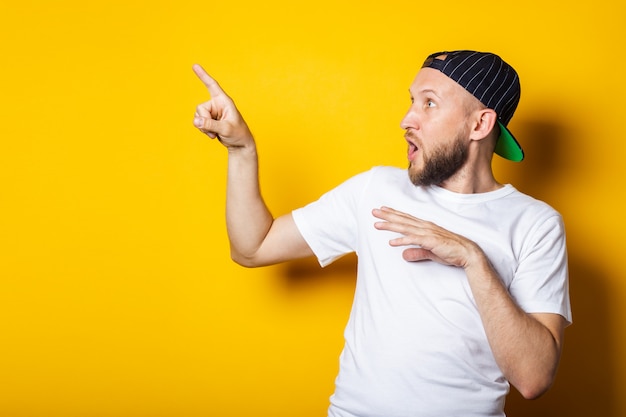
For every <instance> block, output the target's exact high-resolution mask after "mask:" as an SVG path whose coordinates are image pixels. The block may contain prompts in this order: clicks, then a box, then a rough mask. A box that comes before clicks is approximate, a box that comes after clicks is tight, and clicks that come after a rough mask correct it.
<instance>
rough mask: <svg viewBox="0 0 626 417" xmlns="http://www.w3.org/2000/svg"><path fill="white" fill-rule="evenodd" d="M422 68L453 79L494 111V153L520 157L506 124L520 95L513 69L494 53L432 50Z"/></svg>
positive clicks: (519, 159)
mask: <svg viewBox="0 0 626 417" xmlns="http://www.w3.org/2000/svg"><path fill="white" fill-rule="evenodd" d="M422 68H433V69H436V70H439V71H441V72H442V73H443V74H445V75H446V76H448V77H449V78H451V79H452V80H454V81H455V82H456V83H457V84H459V85H460V86H461V87H463V88H465V89H466V90H467V91H468V92H469V93H470V94H472V95H473V96H474V97H476V98H477V99H478V100H479V101H480V102H481V103H483V104H484V105H485V106H486V107H487V108H490V109H492V110H494V111H495V112H496V114H497V115H498V125H499V126H500V136H499V138H498V141H497V142H496V148H495V151H494V152H495V153H496V154H498V155H500V156H502V157H503V158H506V159H509V160H511V161H515V162H519V161H521V160H523V159H524V151H523V150H522V147H521V146H520V144H519V143H518V142H517V140H516V139H515V137H514V136H513V134H512V133H511V131H510V130H509V129H508V128H507V125H508V124H509V121H510V120H511V118H512V117H513V113H515V109H516V108H517V104H518V103H519V99H520V83H519V77H518V76H517V72H515V70H514V69H513V67H511V66H510V65H509V64H507V63H506V62H504V61H503V60H502V58H500V57H499V56H498V55H495V54H492V53H489V52H476V51H451V52H436V53H434V54H431V55H429V56H428V58H426V61H424V65H422Z"/></svg>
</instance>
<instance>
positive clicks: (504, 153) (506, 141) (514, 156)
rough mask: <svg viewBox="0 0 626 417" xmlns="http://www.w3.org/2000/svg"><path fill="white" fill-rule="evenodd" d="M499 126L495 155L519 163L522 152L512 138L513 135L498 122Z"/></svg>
mask: <svg viewBox="0 0 626 417" xmlns="http://www.w3.org/2000/svg"><path fill="white" fill-rule="evenodd" d="M498 125H500V137H499V138H498V141H497V142H496V149H495V151H494V152H495V153H497V154H498V155H500V156H501V157H503V158H506V159H509V160H511V161H514V162H520V161H521V160H523V159H524V151H523V150H522V147H521V146H520V144H519V143H517V140H515V138H514V137H513V134H512V133H511V132H510V131H509V129H507V128H506V126H504V125H503V124H502V123H500V122H499V121H498Z"/></svg>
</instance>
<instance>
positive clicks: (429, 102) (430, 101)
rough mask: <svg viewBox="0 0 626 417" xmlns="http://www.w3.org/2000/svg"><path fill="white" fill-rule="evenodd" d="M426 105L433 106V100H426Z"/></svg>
mask: <svg viewBox="0 0 626 417" xmlns="http://www.w3.org/2000/svg"><path fill="white" fill-rule="evenodd" d="M426 107H435V102H434V101H432V100H426Z"/></svg>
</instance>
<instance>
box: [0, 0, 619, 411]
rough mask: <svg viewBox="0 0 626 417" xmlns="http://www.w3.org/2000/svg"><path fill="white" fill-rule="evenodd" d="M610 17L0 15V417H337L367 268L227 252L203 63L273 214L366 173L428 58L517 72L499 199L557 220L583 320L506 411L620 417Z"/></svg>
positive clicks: (43, 6) (516, 10)
mask: <svg viewBox="0 0 626 417" xmlns="http://www.w3.org/2000/svg"><path fill="white" fill-rule="evenodd" d="M625 21H626V19H625V14H624V12H623V7H622V6H619V3H618V2H617V1H612V2H605V1H594V2H571V1H564V0H560V1H555V2H547V1H527V2H520V3H519V4H514V3H510V2H503V1H500V0H498V1H494V0H487V1H485V2H467V1H459V0H451V1H447V2H418V1H407V0H390V1H385V2H375V1H355V0H350V1H337V0H334V1H331V0H320V1H318V2H309V3H299V2H293V1H287V0H268V1H264V2H258V1H249V0H248V1H237V0H233V1H221V2H220V1H218V2H209V1H204V2H201V1H189V0H181V1H158V0H157V1H144V0H141V1H134V2H133V1H128V0H124V1H122V0H114V1H103V0H96V1H82V2H75V1H33V0H21V1H19V2H18V1H11V2H9V1H5V2H3V4H2V6H1V7H0V63H1V65H0V103H1V104H0V106H1V107H0V210H1V217H0V274H1V277H0V416H1V417H44V416H45V417H56V416H63V417H127V416H128V417H135V416H136V417H144V416H145V417H148V416H150V417H152V416H154V417H166V416H167V417H169V416H187V417H196V416H220V417H230V416H237V417H239V416H269V417H281V416H285V417H287V416H298V417H309V416H310V417H314V416H323V415H325V411H326V408H327V405H328V396H329V395H330V394H331V393H332V389H333V380H334V377H335V373H336V371H337V358H338V355H339V352H340V349H341V347H342V331H343V326H344V324H345V321H346V319H347V315H348V311H349V308H350V303H351V297H352V291H353V284H354V278H353V270H354V258H348V259H345V260H343V261H340V262H339V263H338V264H336V265H332V266H330V267H328V268H327V269H326V270H321V269H319V268H318V267H317V265H316V263H315V261H304V262H297V263H291V264H286V265H279V266H275V267H270V268H264V269H254V270H248V269H244V268H241V267H239V266H237V265H234V264H233V263H232V262H231V261H230V259H229V255H228V244H227V239H226V235H225V227H224V208H223V206H224V191H225V187H224V186H225V162H226V153H225V150H224V149H223V148H222V147H221V146H220V145H219V144H218V143H217V142H214V141H211V140H209V139H208V138H206V137H204V136H202V135H200V134H199V133H198V132H197V131H195V129H194V128H193V126H192V124H191V121H192V117H193V113H194V109H195V106H196V104H198V103H200V102H202V101H205V100H207V99H208V95H207V92H206V91H205V89H204V88H203V86H202V85H201V83H200V82H199V81H198V80H197V79H195V76H194V75H193V73H192V71H191V66H192V64H193V63H195V62H198V63H201V64H203V65H204V66H205V68H207V69H208V70H209V71H210V72H211V73H212V75H214V76H215V77H216V78H217V79H218V80H219V81H220V83H221V84H222V86H223V87H224V88H225V89H226V90H227V91H228V92H229V93H230V95H231V96H233V97H234V98H235V100H236V101H237V103H238V105H239V107H240V109H241V111H242V113H243V114H244V115H245V117H246V119H247V120H248V122H249V124H250V125H251V127H252V129H253V131H254V132H255V135H256V137H257V140H258V142H259V147H260V152H261V182H262V187H263V191H264V194H265V196H266V199H267V202H268V204H269V205H270V206H271V208H272V210H273V211H274V213H275V214H281V213H284V212H287V211H289V210H291V209H292V208H295V207H297V206H300V205H302V204H305V203H307V202H309V201H311V200H313V199H315V198H317V197H318V196H319V195H320V194H321V193H322V192H324V191H326V190H328V189H329V188H331V187H333V186H334V185H337V184H338V183H340V182H341V181H343V180H344V179H346V178H348V177H349V176H351V175H353V174H355V173H357V172H360V171H363V170H365V169H368V168H369V167H371V166H373V165H396V166H402V167H403V166H405V165H406V146H405V143H404V141H403V138H402V131H401V129H400V128H399V122H400V119H401V118H402V116H403V115H404V112H405V110H406V109H407V106H408V104H409V96H408V92H407V89H408V87H409V85H410V83H411V81H412V79H413V76H414V74H415V72H416V71H417V69H418V67H419V65H420V64H421V62H422V60H423V59H424V57H425V56H426V55H427V54H428V53H431V52H435V51H440V50H445V49H463V48H470V49H478V50H489V51H493V52H496V53H498V54H500V55H502V56H503V57H504V58H505V59H506V60H507V61H509V62H510V63H511V64H512V65H513V66H514V67H515V68H516V69H517V70H518V72H519V73H520V75H521V79H522V101H521V104H520V106H519V109H518V112H517V114H516V116H515V117H514V119H513V121H512V123H511V125H510V127H511V129H512V130H513V131H514V132H515V133H516V136H517V137H518V138H519V140H520V141H521V142H522V143H523V145H524V147H525V150H526V154H527V159H526V161H524V162H523V163H521V164H515V163H511V162H506V161H504V160H501V159H498V160H497V161H496V163H495V169H496V172H497V175H498V178H499V179H500V180H501V181H502V182H512V183H513V184H515V185H516V186H517V187H518V188H519V189H521V190H522V191H525V192H528V193H530V194H532V195H534V196H536V197H538V198H540V199H543V200H545V201H547V202H548V203H550V204H551V205H553V206H554V207H555V208H557V209H558V210H559V211H560V212H561V213H562V214H563V216H564V218H565V221H566V226H567V231H568V242H569V250H570V261H571V291H572V303H573V309H574V321H575V324H574V325H573V326H572V327H570V328H569V329H568V330H567V333H566V346H565V352H564V356H563V361H562V365H561V369H560V374H559V376H558V379H557V382H556V384H555V386H554V388H553V389H552V391H551V392H550V393H549V394H547V395H546V396H544V397H542V398H541V399H539V400H537V401H533V402H527V401H522V400H521V399H520V398H519V396H518V395H517V394H516V393H513V394H512V397H511V399H510V401H509V404H508V405H507V411H508V414H509V415H510V416H525V415H533V416H554V415H564V416H565V415H587V416H592V415H594V416H603V417H611V416H623V415H626V397H624V396H623V395H621V393H623V390H624V387H623V384H624V380H626V356H624V354H623V353H624V352H626V331H625V326H624V322H625V320H626V303H624V297H625V295H626V279H625V278H626V274H625V273H624V266H623V265H624V247H625V246H626V239H625V237H624V234H625V233H626V230H625V225H626V221H625V220H624V213H625V207H624V197H623V193H624V179H625V178H624V172H625V169H624V165H625V162H624V160H625V156H626V155H625V153H626V152H625V145H624V143H625V141H626V138H625V136H626V135H625V134H624V130H625V127H624V108H625V105H624V102H625V99H624V97H625V96H626V88H625V83H624V79H623V74H624V67H625V66H626V58H625V55H624V51H623V44H624V39H626V37H625V35H626V33H625V30H624V28H623V27H624V22H625Z"/></svg>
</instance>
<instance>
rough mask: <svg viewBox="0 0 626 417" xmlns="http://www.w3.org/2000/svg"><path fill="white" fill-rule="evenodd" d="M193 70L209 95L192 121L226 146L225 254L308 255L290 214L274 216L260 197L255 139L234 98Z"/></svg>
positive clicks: (248, 258) (248, 257) (251, 258)
mask: <svg viewBox="0 0 626 417" xmlns="http://www.w3.org/2000/svg"><path fill="white" fill-rule="evenodd" d="M193 70H194V72H195V73H196V75H197V76H198V78H200V80H201V81H202V82H203V83H204V85H205V86H206V88H207V89H208V91H209V94H210V95H211V99H210V100H209V101H207V102H205V103H203V104H200V105H199V106H198V107H197V108H196V114H195V117H194V120H193V124H194V126H195V127H197V128H198V129H199V130H200V131H201V132H203V133H205V134H206V135H207V136H209V137H210V138H212V139H215V138H217V139H218V140H219V141H220V142H221V143H222V145H224V146H225V147H226V148H227V150H228V174H227V175H228V178H227V191H226V226H227V229H228V237H229V239H230V249H231V257H232V258H233V260H234V261H235V262H237V263H239V264H241V265H243V266H248V267H253V266H263V265H269V264H274V263H278V262H283V261H287V260H290V259H296V258H302V257H306V256H311V255H312V254H313V252H312V251H311V249H310V248H309V246H308V245H307V244H306V242H305V241H304V239H303V238H302V236H301V235H300V232H299V231H298V229H297V227H296V225H295V223H294V221H293V218H292V216H291V214H287V215H284V216H281V217H279V218H277V219H274V218H273V216H272V214H271V213H270V211H269V209H268V208H267V206H266V204H265V202H264V201H263V197H262V196H261V191H260V187H259V174H258V157H257V149H256V143H255V141H254V137H253V136H252V133H251V132H250V129H249V128H248V125H247V124H246V122H245V121H244V119H243V117H242V116H241V114H240V113H239V110H238V109H237V107H236V106H235V103H234V102H233V100H232V99H231V98H230V97H229V96H228V95H227V94H226V93H225V92H224V90H222V88H221V87H220V86H219V84H218V83H217V81H215V80H214V79H213V78H211V76H209V74H207V73H206V71H205V70H204V69H203V68H202V67H201V66H200V65H194V66H193Z"/></svg>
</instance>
